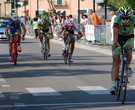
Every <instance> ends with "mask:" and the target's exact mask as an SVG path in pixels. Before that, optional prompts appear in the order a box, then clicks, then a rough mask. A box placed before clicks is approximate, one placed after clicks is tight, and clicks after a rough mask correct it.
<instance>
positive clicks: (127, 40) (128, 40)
mask: <svg viewBox="0 0 135 110" xmlns="http://www.w3.org/2000/svg"><path fill="white" fill-rule="evenodd" d="M117 44H118V47H122V46H123V45H125V46H127V45H130V46H133V47H134V34H131V35H130V36H122V35H119V36H118V43H117ZM113 45H114V43H113V44H112V46H113ZM113 54H114V55H116V54H121V49H115V50H113Z"/></svg>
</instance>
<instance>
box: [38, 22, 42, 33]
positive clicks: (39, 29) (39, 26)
mask: <svg viewBox="0 0 135 110" xmlns="http://www.w3.org/2000/svg"><path fill="white" fill-rule="evenodd" d="M40 31H41V25H40V24H38V33H39V35H40Z"/></svg>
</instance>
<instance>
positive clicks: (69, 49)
mask: <svg viewBox="0 0 135 110" xmlns="http://www.w3.org/2000/svg"><path fill="white" fill-rule="evenodd" d="M68 64H69V65H71V44H70V43H69V44H68Z"/></svg>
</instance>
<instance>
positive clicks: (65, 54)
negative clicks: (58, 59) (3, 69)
mask: <svg viewBox="0 0 135 110" xmlns="http://www.w3.org/2000/svg"><path fill="white" fill-rule="evenodd" d="M67 56H68V51H67V50H65V52H64V54H63V58H64V63H65V64H67Z"/></svg>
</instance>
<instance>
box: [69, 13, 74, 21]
mask: <svg viewBox="0 0 135 110" xmlns="http://www.w3.org/2000/svg"><path fill="white" fill-rule="evenodd" d="M69 19H70V20H72V21H73V22H74V19H73V16H72V15H71V14H70V15H69Z"/></svg>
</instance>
